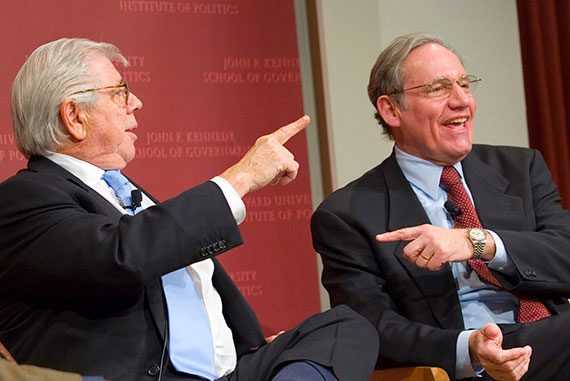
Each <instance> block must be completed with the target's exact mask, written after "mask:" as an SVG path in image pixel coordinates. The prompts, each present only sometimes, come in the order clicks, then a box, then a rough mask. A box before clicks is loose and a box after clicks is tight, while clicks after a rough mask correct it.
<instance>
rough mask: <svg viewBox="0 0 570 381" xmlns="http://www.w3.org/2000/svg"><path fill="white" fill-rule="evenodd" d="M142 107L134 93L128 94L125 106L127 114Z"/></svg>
mask: <svg viewBox="0 0 570 381" xmlns="http://www.w3.org/2000/svg"><path fill="white" fill-rule="evenodd" d="M142 106H143V103H142V101H141V100H140V99H139V97H137V96H136V95H135V94H134V93H132V92H131V93H129V104H128V105H127V107H128V112H129V113H133V112H135V111H137V110H140V109H141V108H142Z"/></svg>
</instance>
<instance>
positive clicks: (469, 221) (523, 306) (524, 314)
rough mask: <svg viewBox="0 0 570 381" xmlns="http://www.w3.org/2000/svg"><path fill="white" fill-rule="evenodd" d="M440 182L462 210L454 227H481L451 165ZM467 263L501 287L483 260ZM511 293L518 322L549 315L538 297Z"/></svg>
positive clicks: (486, 278) (443, 173) (473, 260)
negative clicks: (517, 307) (517, 310)
mask: <svg viewBox="0 0 570 381" xmlns="http://www.w3.org/2000/svg"><path fill="white" fill-rule="evenodd" d="M441 183H442V184H443V185H445V186H446V187H447V188H448V189H449V191H448V193H447V198H448V200H450V201H453V202H454V203H455V204H457V206H458V207H459V209H461V211H462V213H461V215H459V216H457V217H456V218H455V227H456V228H480V229H482V228H483V226H481V222H480V221H479V217H477V212H476V211H475V208H474V207H473V203H472V202H471V199H470V198H469V195H468V194H467V191H465V188H464V187H463V184H462V183H461V178H460V177H459V174H458V173H457V170H456V169H455V168H453V167H445V168H443V172H442V173H441ZM467 263H469V266H471V268H472V269H473V270H474V271H475V272H476V273H477V275H479V278H481V279H482V280H484V281H486V282H488V283H491V284H492V285H494V286H497V287H500V288H501V289H503V287H502V286H501V284H500V283H499V281H498V280H497V279H496V278H495V276H494V275H493V274H492V273H491V271H490V270H489V268H488V267H487V265H486V264H485V262H483V261H482V260H480V259H470V260H468V261H467ZM513 294H514V295H516V296H517V297H518V298H519V301H520V307H519V314H518V316H517V321H518V322H519V323H526V322H530V321H536V320H539V319H542V318H545V317H548V316H550V315H551V314H550V312H549V311H548V309H547V308H546V306H545V305H544V303H542V302H541V301H540V300H539V299H537V298H528V297H524V296H521V295H518V294H517V293H513Z"/></svg>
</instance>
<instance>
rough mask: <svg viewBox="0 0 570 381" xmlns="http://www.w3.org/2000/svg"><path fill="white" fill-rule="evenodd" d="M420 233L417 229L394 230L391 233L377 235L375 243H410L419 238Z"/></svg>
mask: <svg viewBox="0 0 570 381" xmlns="http://www.w3.org/2000/svg"><path fill="white" fill-rule="evenodd" d="M420 233H421V232H420V231H419V230H418V229H417V228H404V229H399V230H394V231H393V232H386V233H382V234H378V235H377V236H376V241H378V242H392V241H411V240H414V239H416V238H418V237H419V236H420Z"/></svg>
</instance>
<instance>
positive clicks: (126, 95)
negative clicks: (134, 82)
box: [69, 82, 131, 106]
mask: <svg viewBox="0 0 570 381" xmlns="http://www.w3.org/2000/svg"><path fill="white" fill-rule="evenodd" d="M120 87H124V88H125V90H126V94H125V106H128V105H129V94H130V93H131V91H130V90H129V84H128V83H127V82H123V83H119V84H118V85H111V86H103V87H94V88H92V89H85V90H79V91H76V92H74V93H71V94H69V95H70V96H71V95H75V94H83V93H88V92H90V91H99V90H106V89H118V88H120Z"/></svg>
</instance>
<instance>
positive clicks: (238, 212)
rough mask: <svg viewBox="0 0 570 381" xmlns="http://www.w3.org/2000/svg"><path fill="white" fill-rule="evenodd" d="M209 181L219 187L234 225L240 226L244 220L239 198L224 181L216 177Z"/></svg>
mask: <svg viewBox="0 0 570 381" xmlns="http://www.w3.org/2000/svg"><path fill="white" fill-rule="evenodd" d="M211 181H212V182H214V183H215V184H216V185H217V186H219V187H220V189H221V190H222V193H223V194H224V197H225V198H226V201H227V202H228V205H229V206H230V209H231V211H232V214H233V216H234V219H235V220H236V223H237V224H238V225H239V224H241V223H242V222H243V221H244V220H245V204H244V203H243V201H242V199H241V197H240V196H239V195H238V193H237V192H236V190H235V189H234V187H232V185H231V184H230V183H229V182H228V181H227V180H226V179H224V178H222V177H220V176H216V177H214V178H213V179H212V180H211Z"/></svg>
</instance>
